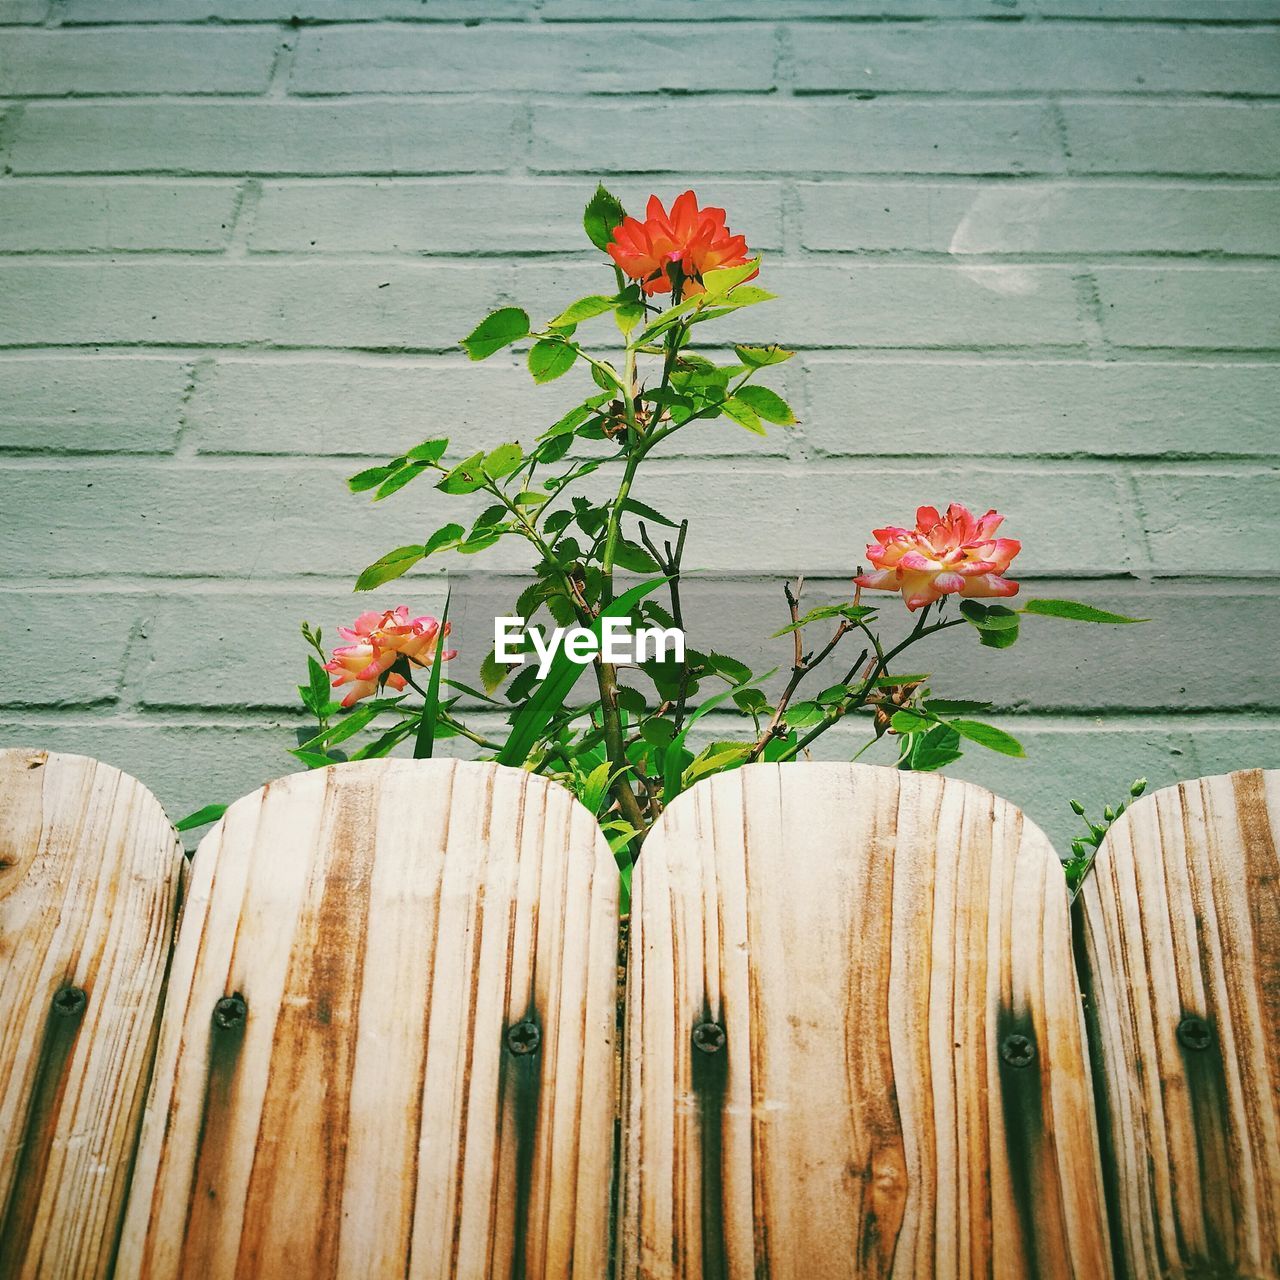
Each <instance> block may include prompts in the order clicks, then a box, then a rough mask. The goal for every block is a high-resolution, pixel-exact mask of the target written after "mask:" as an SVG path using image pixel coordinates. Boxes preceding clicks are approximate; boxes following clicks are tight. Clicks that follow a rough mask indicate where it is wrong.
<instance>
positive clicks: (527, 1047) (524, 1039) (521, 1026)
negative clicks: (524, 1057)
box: [507, 1018, 542, 1054]
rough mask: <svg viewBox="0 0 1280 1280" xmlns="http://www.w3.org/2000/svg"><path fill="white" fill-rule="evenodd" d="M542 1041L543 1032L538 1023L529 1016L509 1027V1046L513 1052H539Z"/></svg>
mask: <svg viewBox="0 0 1280 1280" xmlns="http://www.w3.org/2000/svg"><path fill="white" fill-rule="evenodd" d="M541 1043H542V1032H541V1031H539V1030H538V1024H537V1023H536V1022H531V1021H530V1020H529V1019H528V1018H525V1019H524V1021H523V1022H517V1023H516V1024H515V1025H514V1026H512V1027H508V1028H507V1048H508V1049H510V1050H511V1052H512V1053H515V1054H525V1053H537V1051H538V1046H539V1045H540V1044H541Z"/></svg>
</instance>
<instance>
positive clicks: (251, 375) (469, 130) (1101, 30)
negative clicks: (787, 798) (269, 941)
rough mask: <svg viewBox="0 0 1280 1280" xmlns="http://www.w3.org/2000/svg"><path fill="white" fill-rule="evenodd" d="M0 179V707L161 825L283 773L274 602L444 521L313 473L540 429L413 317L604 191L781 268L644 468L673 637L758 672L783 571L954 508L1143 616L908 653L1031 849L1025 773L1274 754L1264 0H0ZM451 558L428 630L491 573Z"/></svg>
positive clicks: (592, 274) (1124, 777)
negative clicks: (958, 709)
mask: <svg viewBox="0 0 1280 1280" xmlns="http://www.w3.org/2000/svg"><path fill="white" fill-rule="evenodd" d="M0 166H2V171H0V615H2V616H3V620H4V635H5V639H6V655H7V661H6V663H5V674H4V678H3V679H2V680H0V743H2V744H5V745H16V744H24V745H44V746H49V747H54V748H57V749H62V750H70V751H81V752H86V753H88V754H92V755H96V756H99V757H100V758H102V759H104V760H107V761H110V762H111V763H113V764H116V765H119V766H121V767H123V768H125V769H127V770H129V771H130V772H132V773H134V774H136V775H137V776H138V777H140V778H141V779H142V780H143V781H145V782H146V783H147V784H148V785H150V786H151V787H152V788H153V789H154V790H155V791H156V792H157V794H158V795H159V796H160V798H161V800H162V801H163V802H164V803H165V804H166V806H167V807H168V808H169V809H170V812H171V813H174V814H178V813H181V812H185V811H186V810H188V809H190V808H194V807H196V806H197V805H199V804H202V803H204V802H206V801H212V800H228V799H231V798H233V797H234V796H236V795H239V794H241V793H243V792H245V791H248V790H250V789H252V788H253V787H255V786H257V785H259V784H260V783H261V782H263V781H265V780H266V779H268V778H270V777H272V776H274V775H276V774H279V773H281V772H285V771H287V769H288V767H289V765H290V763H291V762H290V759H289V757H287V756H285V755H284V754H283V748H284V747H285V746H286V745H287V744H288V742H289V741H290V731H291V728H292V726H293V725H294V723H295V722H294V720H293V718H292V717H293V712H292V685H293V683H295V681H296V677H297V672H298V668H299V663H300V661H301V659H302V653H301V648H300V643H299V642H298V641H297V640H296V632H297V622H298V620H299V619H300V618H302V617H308V618H310V619H311V620H312V621H314V622H319V623H322V624H323V625H325V626H326V628H328V629H329V630H330V631H332V629H333V627H334V626H335V625H336V624H337V623H339V622H341V621H343V620H345V619H346V618H348V617H349V616H350V615H351V613H352V612H353V610H354V608H355V604H354V602H353V599H352V597H351V596H350V594H349V585H350V582H351V580H352V577H353V575H354V573H355V572H356V571H357V570H358V569H359V568H360V567H362V566H363V565H364V564H365V563H367V562H368V561H369V560H370V559H372V558H373V557H374V556H375V555H376V554H378V553H379V552H381V551H382V550H384V549H386V548H387V547H389V546H392V545H396V544H398V543H400V542H404V541H406V540H407V539H408V537H409V536H410V535H409V533H408V532H406V530H409V529H417V528H419V527H420V526H422V525H423V524H424V523H425V522H427V521H430V520H432V519H433V517H439V519H437V520H436V523H440V522H442V520H443V518H444V516H443V514H442V513H443V511H444V509H445V508H444V506H443V503H444V500H443V499H441V498H439V497H438V496H436V495H433V494H432V493H430V492H427V493H424V494H416V493H414V491H410V493H409V494H406V495H404V497H403V498H402V499H400V500H398V501H395V502H391V503H387V504H382V505H380V506H379V507H378V508H376V509H373V508H370V507H368V506H367V505H366V504H364V503H363V502H362V501H361V500H359V499H355V498H351V497H349V496H347V495H346V494H345V491H344V488H343V485H342V478H343V476H345V475H346V474H348V473H349V472H351V471H352V470H355V469H357V468H358V467H359V466H361V465H363V464H364V463H365V462H366V460H368V459H371V458H382V457H385V456H386V455H387V454H388V453H390V452H392V451H394V450H395V449H396V448H397V447H399V446H401V445H403V444H405V443H408V442H411V441H414V440H417V439H420V438H422V437H423V436H425V435H427V434H431V433H435V432H439V431H444V432H447V433H448V434H450V435H451V436H453V437H454V439H455V440H456V441H458V443H459V445H460V447H466V446H469V445H471V444H472V443H474V444H475V445H476V446H477V447H478V446H479V444H481V443H484V442H489V443H495V442H496V441H497V439H498V438H499V437H510V436H523V437H525V438H528V436H529V435H531V434H532V432H533V431H534V430H535V429H536V428H538V427H539V426H540V425H545V423H546V422H548V421H550V420H552V418H553V417H554V416H557V413H558V410H559V409H560V408H561V407H562V406H563V405H564V404H566V403H567V402H568V401H569V400H570V398H571V397H572V395H573V391H574V388H573V387H567V388H564V389H561V384H557V385H556V387H555V388H550V389H545V390H543V391H540V392H535V391H534V390H533V389H532V388H531V387H530V386H529V385H528V379H527V377H526V375H525V374H524V373H523V371H522V370H521V369H520V368H519V366H518V364H517V362H516V361H515V360H514V359H513V360H511V361H509V362H507V363H503V362H502V361H500V360H499V361H492V362H490V364H488V365H485V366H483V367H482V368H478V367H475V366H471V365H469V364H468V362H467V361H466V360H465V359H462V358H460V353H459V352H458V351H457V350H456V349H454V348H453V346H452V344H453V343H454V342H455V340H456V339H457V337H458V336H459V335H460V334H462V333H464V332H466V331H467V330H468V329H469V328H470V327H471V325H472V324H473V322H474V321H475V319H476V318H478V316H479V315H480V314H482V313H483V311H484V310H485V309H486V308H488V307H492V306H494V305H497V304H501V303H504V302H520V303H521V304H523V305H527V306H528V307H529V308H530V310H531V311H533V312H535V313H538V314H550V312H551V310H552V308H555V307H557V305H558V304H559V303H560V302H562V301H563V300H565V299H567V298H570V297H574V296H577V295H578V294H581V293H585V292H590V291H595V290H596V288H597V287H598V286H599V282H600V276H599V272H598V268H597V267H595V266H594V265H593V259H592V255H590V254H584V253H583V251H582V247H581V245H582V241H581V239H580V233H579V231H578V226H577V211H578V210H579V208H580V206H581V204H582V203H583V201H584V199H585V196H586V194H587V193H588V192H589V190H590V188H591V186H592V185H593V184H594V182H595V180H596V179H597V178H603V179H604V180H605V181H606V182H607V183H608V185H610V186H611V187H613V188H614V189H616V190H617V191H618V192H619V194H621V195H622V196H623V197H624V199H625V200H627V201H628V202H629V203H630V204H632V205H633V206H635V205H639V204H640V203H641V201H642V199H643V198H644V196H645V195H647V194H648V192H649V191H651V190H656V191H658V192H660V193H662V194H663V195H664V196H671V195H674V194H675V193H677V192H678V191H679V190H682V189H683V188H684V186H686V185H694V186H695V187H696V188H697V190H698V192H699V194H700V195H701V196H702V197H703V198H704V199H705V200H711V201H714V202H716V203H721V204H724V205H725V206H727V208H728V209H729V210H730V216H731V221H732V224H733V226H734V227H735V228H737V229H741V230H743V231H744V232H745V233H746V234H747V235H748V237H749V240H750V242H751V244H752V246H753V247H756V248H759V249H761V250H763V251H764V252H765V254H766V259H767V263H766V271H767V273H768V276H769V281H768V282H769V284H770V287H772V288H773V289H774V290H775V291H777V292H778V293H780V294H781V295H782V297H781V301H779V302H777V303H775V304H772V305H771V306H770V307H768V308H760V309H759V311H758V313H752V314H751V316H750V318H749V319H748V318H747V317H745V316H744V317H743V320H742V323H741V325H740V327H739V330H738V332H737V333H736V335H735V336H737V337H740V338H742V339H743V340H752V339H754V338H768V339H775V338H776V339H781V340H782V341H784V342H787V343H788V344H790V345H794V346H797V347H799V348H800V349H801V350H802V358H801V359H799V360H797V361H795V362H793V363H792V364H791V365H789V366H787V367H786V369H785V370H783V371H782V372H781V375H780V384H779V385H781V386H782V388H783V389H784V390H785V391H786V393H787V394H788V395H789V396H790V397H791V399H792V400H793V402H794V403H795V405H796V407H797V409H798V411H799V413H800V416H801V418H802V420H803V421H802V425H801V426H800V427H799V428H797V429H795V430H793V431H789V432H782V431H779V432H777V433H776V434H775V435H773V436H771V437H770V438H769V440H767V441H757V440H756V439H755V438H754V437H751V436H748V435H746V433H743V432H736V433H735V431H734V429H733V428H731V427H723V426H716V427H714V428H712V429H709V430H708V431H706V432H705V433H704V434H700V435H690V436H689V437H688V439H689V443H688V444H685V445H682V449H683V452H682V453H680V454H678V455H672V456H667V457H664V458H662V459H661V460H660V461H658V462H657V463H656V464H655V465H654V467H653V469H652V472H651V476H652V478H651V480H650V481H649V482H648V484H649V486H650V490H649V491H648V492H646V493H641V494H640V495H639V496H640V497H642V498H646V499H648V500H650V501H654V502H658V504H659V505H662V506H664V507H666V508H667V509H669V510H677V509H679V507H680V506H681V505H682V504H683V506H684V507H685V508H686V509H688V510H690V511H692V512H694V513H696V517H697V524H696V526H695V534H694V536H693V538H692V539H691V544H690V548H689V556H688V558H689V560H690V562H691V563H692V564H693V565H695V566H696V567H698V568H699V569H700V570H702V571H703V572H702V573H701V575H700V576H699V577H698V578H697V579H696V581H695V582H693V583H692V584H691V587H690V590H691V592H692V593H693V595H694V600H695V606H696V607H700V608H701V610H702V616H703V617H705V618H706V619H708V620H709V621H708V622H706V623H704V624H703V626H702V627H701V629H700V630H695V639H698V640H700V641H702V642H704V643H710V642H714V643H717V644H719V645H720V646H721V647H724V648H728V649H730V650H731V651H734V652H739V653H741V654H743V655H744V656H746V657H748V658H751V659H753V660H759V661H760V662H767V663H768V665H774V664H775V663H777V662H778V661H782V660H785V654H783V653H780V652H777V653H771V650H770V647H769V644H768V643H767V642H766V641H765V640H763V637H764V636H766V635H768V634H769V633H770V632H772V631H773V630H776V629H777V627H778V626H779V625H781V619H780V617H779V607H780V603H781V601H780V594H779V590H778V580H779V577H780V575H782V574H785V573H789V572H797V571H803V572H805V573H806V574H808V576H809V579H810V582H811V587H810V590H811V592H812V593H813V597H814V599H815V600H817V599H820V598H826V597H828V596H829V597H832V598H834V597H837V596H839V595H840V594H841V593H842V592H844V591H846V590H847V585H846V584H847V578H848V576H849V574H850V573H851V572H852V569H853V566H854V565H855V564H856V563H857V562H858V560H859V556H860V554H861V551H862V546H863V543H864V541H865V539H866V535H867V531H868V530H869V529H870V528H871V527H872V526H873V525H878V524H881V523H884V522H897V521H902V520H904V519H906V518H907V517H908V515H909V513H910V512H911V510H912V509H913V508H914V506H915V505H916V504H917V503H918V502H926V501H927V502H932V503H945V502H947V501H949V500H952V499H956V500H961V501H965V502H967V503H968V504H969V505H971V506H975V507H984V508H985V507H986V506H988V505H994V506H998V507H999V508H1000V509H1001V510H1003V511H1007V512H1008V513H1009V526H1008V532H1010V533H1011V534H1012V535H1013V536H1018V537H1020V538H1021V539H1022V540H1023V542H1024V545H1025V548H1026V549H1025V551H1024V553H1023V555H1022V557H1021V559H1020V560H1019V562H1018V563H1019V567H1020V568H1022V569H1023V572H1022V573H1021V574H1020V575H1019V576H1020V577H1022V578H1023V579H1024V580H1025V581H1027V583H1028V585H1029V586H1030V587H1032V588H1034V589H1035V590H1036V591H1037V592H1038V593H1041V594H1063V595H1077V596H1081V597H1084V598H1087V599H1089V600H1093V601H1096V602H1098V603H1100V604H1104V605H1111V606H1112V607H1116V608H1120V609H1123V610H1125V611H1127V612H1139V613H1142V614H1144V615H1147V616H1150V617H1151V618H1152V619H1153V621H1152V622H1151V623H1150V624H1149V625H1148V626H1147V627H1145V628H1143V629H1141V630H1137V629H1134V630H1124V631H1120V630H1117V631H1114V632H1108V633H1105V634H1099V633H1097V632H1094V631H1092V630H1088V631H1086V630H1084V629H1081V628H1075V629H1072V628H1067V627H1065V626H1063V625H1056V626H1055V625H1054V624H1051V623H1047V622H1046V623H1044V624H1043V625H1041V626H1035V627H1033V626H1032V625H1030V624H1029V625H1028V627H1027V628H1026V631H1025V638H1024V641H1023V642H1022V643H1021V644H1020V645H1019V646H1018V648H1017V649H1015V650H1013V651H1011V652H1009V653H1005V654H993V653H991V652H990V651H987V650H981V649H979V648H978V647H977V646H976V645H974V644H972V643H971V642H970V640H969V638H968V637H951V638H949V639H951V640H953V642H952V643H949V644H945V645H942V646H940V648H939V651H938V653H937V659H936V661H937V666H938V668H939V669H940V670H943V671H945V672H946V674H945V675H943V676H941V677H940V678H939V680H938V681H937V687H938V688H939V689H941V690H943V691H945V692H947V693H952V694H961V693H965V694H968V693H972V692H977V693H980V694H982V695H985V696H988V697H990V698H992V699H993V700H994V701H995V702H996V703H997V704H998V706H999V708H1000V711H1001V715H1000V717H999V721H1000V723H1001V724H1004V725H1005V726H1006V727H1008V728H1010V729H1011V730H1013V731H1014V732H1016V733H1018V735H1019V736H1020V737H1022V738H1023V739H1024V740H1025V742H1026V743H1027V746H1028V749H1029V752H1030V756H1031V758H1030V759H1029V760H1028V761H1025V762H1015V761H1008V760H1004V759H1000V758H996V757H992V756H989V755H986V756H977V755H975V756H971V757H969V758H967V759H966V761H965V762H964V763H963V765H962V766H961V767H960V768H959V770H958V771H959V772H962V773H963V774H964V775H965V776H967V777H970V778H972V779H974V780H976V781H979V782H982V783H984V784H986V785H988V786H991V787H992V788H994V789H996V790H998V791H1000V792H1001V793H1003V794H1004V795H1007V796H1009V797H1010V798H1011V799H1014V800H1016V801H1018V802H1019V803H1021V804H1022V805H1023V806H1024V807H1025V808H1026V809H1027V811H1028V812H1029V813H1030V815H1031V816H1032V817H1033V818H1034V819H1036V820H1037V821H1038V822H1040V823H1041V824H1042V825H1044V826H1045V827H1046V828H1047V829H1048V830H1049V831H1050V833H1051V834H1052V835H1053V836H1054V837H1055V839H1056V840H1057V842H1058V843H1059V845H1060V847H1065V841H1066V838H1067V833H1068V830H1069V827H1070V815H1069V814H1067V812H1066V809H1065V804H1064V801H1065V799H1066V797H1067V795H1068V794H1069V793H1070V794H1079V795H1081V796H1083V797H1085V798H1088V799H1090V800H1101V799H1104V798H1109V797H1111V796H1114V795H1117V794H1120V793H1122V789H1123V787H1124V785H1125V784H1127V782H1128V781H1129V780H1130V779H1131V778H1132V777H1134V776H1135V775H1138V774H1145V775H1147V776H1148V777H1149V778H1151V780H1152V781H1153V783H1164V782H1168V781H1171V780H1173V779H1176V778H1180V777H1188V776H1193V775H1195V774H1200V773H1209V772H1215V771H1220V770H1224V769H1228V768H1233V767H1239V766H1245V765H1258V764H1261V765H1272V766H1274V765H1276V764H1280V714H1278V712H1280V684H1278V682H1277V678H1276V677H1277V663H1276V657H1275V655H1276V651H1277V647H1278V646H1277V641H1276V635H1277V629H1278V628H1280V581H1277V577H1276V569H1277V565H1278V564H1280V553H1278V551H1277V548H1278V547H1280V520H1278V518H1277V507H1278V506H1280V490H1278V489H1277V460H1278V459H1280V422H1278V419H1280V413H1278V411H1277V405H1278V404H1280V365H1278V364H1277V352H1278V351H1280V266H1278V262H1280V2H1277V0H776V2H775V3H762V2H760V0H628V2H627V3H621V2H620V0H380V2H379V0H298V2H297V3H290V2H286V0H0ZM565 381H566V382H568V381H569V380H568V379H566V380H565ZM681 439H682V440H683V439H685V437H681ZM427 527H434V526H433V525H429V526H427ZM458 568H459V569H460V570H462V572H461V576H458V575H455V579H454V593H455V610H456V617H457V621H458V634H459V639H460V642H461V645H462V647H463V649H464V651H465V652H466V655H467V660H468V661H469V663H470V664H471V665H474V662H475V660H476V659H477V658H478V656H479V655H480V654H481V653H482V652H483V651H484V650H485V649H486V648H487V646H488V641H489V636H490V628H491V619H492V616H493V613H494V612H495V611H505V609H506V607H507V605H508V604H509V601H510V600H511V598H512V596H513V593H514V589H515V587H516V584H517V583H518V582H519V575H520V572H521V570H522V568H523V562H522V561H521V558H520V556H519V555H518V554H516V552H515V549H514V548H513V549H511V550H510V551H507V550H505V549H504V551H503V554H502V555H501V556H500V557H499V558H497V559H496V560H491V561H489V562H488V568H487V569H485V570H484V571H483V572H478V571H477V570H478V566H476V565H475V564H474V563H471V562H465V561H463V562H459V564H458ZM397 587H398V588H399V589H398V590H392V591H389V592H387V593H386V594H385V596H380V597H378V599H379V600H385V603H387V604H388V605H390V604H394V603H397V602H399V600H401V599H407V600H411V601H412V602H413V603H414V604H415V605H420V606H421V607H422V608H424V609H425V608H430V607H431V606H432V605H433V604H438V601H439V598H440V580H439V579H438V578H436V577H431V576H420V577H417V578H412V579H409V580H407V581H406V582H404V583H402V584H397ZM855 745H856V743H855V740H854V738H853V737H845V738H843V739H839V740H835V739H832V740H830V741H829V743H828V744H826V750H825V754H828V755H839V754H841V753H843V754H845V755H848V754H851V752H852V750H853V749H854V747H855Z"/></svg>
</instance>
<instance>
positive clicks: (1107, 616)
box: [1021, 600, 1151, 623]
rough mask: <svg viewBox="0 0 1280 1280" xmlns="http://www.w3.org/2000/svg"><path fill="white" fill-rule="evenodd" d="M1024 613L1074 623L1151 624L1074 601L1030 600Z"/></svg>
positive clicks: (1145, 619)
mask: <svg viewBox="0 0 1280 1280" xmlns="http://www.w3.org/2000/svg"><path fill="white" fill-rule="evenodd" d="M1021 611H1022V612H1023V613H1034V614H1038V615H1039V616H1040V617H1043V618H1067V619H1069V620H1070V621H1072V622H1111V623H1129V622H1150V621H1151V619H1150V618H1130V617H1128V616H1126V615H1125V614H1123V613H1108V612H1107V610H1106V609H1095V608H1094V607H1093V605H1091V604H1078V603H1077V602H1076V601H1074V600H1028V601H1027V602H1026V604H1024V605H1023V606H1022V610H1021Z"/></svg>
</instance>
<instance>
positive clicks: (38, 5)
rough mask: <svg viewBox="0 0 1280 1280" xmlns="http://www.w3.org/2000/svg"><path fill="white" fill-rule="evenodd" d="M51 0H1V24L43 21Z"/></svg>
mask: <svg viewBox="0 0 1280 1280" xmlns="http://www.w3.org/2000/svg"><path fill="white" fill-rule="evenodd" d="M49 3H50V0H0V26H6V25H9V24H14V25H16V24H18V23H30V22H43V21H44V19H45V16H46V15H47V14H48V12H49Z"/></svg>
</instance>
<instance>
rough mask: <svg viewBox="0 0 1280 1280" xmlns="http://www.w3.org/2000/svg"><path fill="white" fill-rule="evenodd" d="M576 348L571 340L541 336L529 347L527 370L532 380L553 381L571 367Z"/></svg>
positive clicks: (575, 355) (575, 356)
mask: <svg viewBox="0 0 1280 1280" xmlns="http://www.w3.org/2000/svg"><path fill="white" fill-rule="evenodd" d="M577 358H578V349H577V348H576V347H575V346H574V345H573V344H572V343H571V342H561V341H559V340H558V339H556V338H543V339H542V340H541V341H539V342H535V343H534V344H533V346H532V347H530V348H529V372H530V373H531V374H533V380H534V382H536V383H538V384H539V385H541V384H542V383H544V382H554V381H555V380H556V379H557V378H559V377H562V376H563V375H564V374H566V373H568V372H569V370H570V369H572V368H573V362H574V361H575V360H576V359H577Z"/></svg>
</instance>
